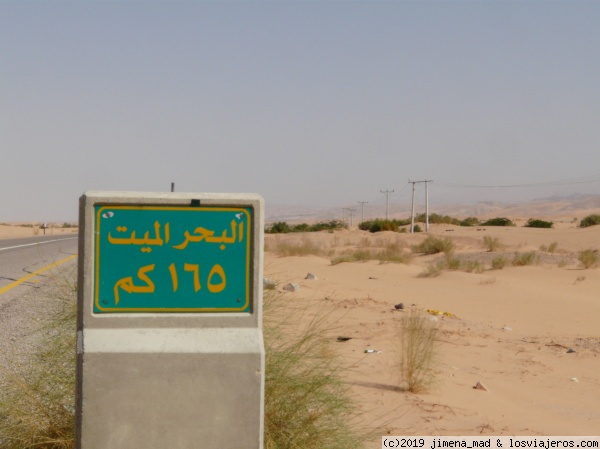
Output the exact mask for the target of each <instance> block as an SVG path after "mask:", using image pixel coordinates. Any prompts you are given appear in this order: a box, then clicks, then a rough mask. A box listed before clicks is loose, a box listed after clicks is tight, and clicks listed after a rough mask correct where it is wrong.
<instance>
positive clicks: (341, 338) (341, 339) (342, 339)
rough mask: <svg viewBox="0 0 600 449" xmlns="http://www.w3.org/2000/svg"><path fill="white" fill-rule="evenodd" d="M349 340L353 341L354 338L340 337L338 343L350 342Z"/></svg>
mask: <svg viewBox="0 0 600 449" xmlns="http://www.w3.org/2000/svg"><path fill="white" fill-rule="evenodd" d="M348 340H352V337H343V336H339V337H338V338H337V341H348Z"/></svg>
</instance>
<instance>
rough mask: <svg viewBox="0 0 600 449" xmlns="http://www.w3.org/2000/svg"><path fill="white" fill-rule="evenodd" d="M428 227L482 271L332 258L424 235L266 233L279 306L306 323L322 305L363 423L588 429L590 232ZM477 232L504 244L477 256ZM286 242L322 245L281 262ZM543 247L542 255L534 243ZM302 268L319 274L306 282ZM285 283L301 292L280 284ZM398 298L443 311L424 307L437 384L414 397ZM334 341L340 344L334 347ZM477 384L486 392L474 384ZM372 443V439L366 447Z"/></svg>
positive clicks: (418, 429)
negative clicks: (524, 261)
mask: <svg viewBox="0 0 600 449" xmlns="http://www.w3.org/2000/svg"><path fill="white" fill-rule="evenodd" d="M430 234H433V235H435V236H438V237H440V236H447V237H450V238H451V239H452V240H453V242H454V244H455V246H456V255H457V256H460V257H469V258H471V259H477V260H481V261H482V264H483V265H484V266H486V269H485V271H484V272H482V273H467V272H463V271H444V272H442V274H441V275H439V276H437V277H420V276H419V275H420V274H421V273H422V272H424V270H425V267H426V266H427V264H428V263H430V262H431V261H433V260H436V258H439V257H440V256H439V255H433V256H415V257H414V258H413V259H412V261H411V262H410V264H391V263H390V264H380V263H379V262H377V261H368V262H353V263H341V264H337V265H332V264H331V257H332V254H339V253H343V252H345V251H351V250H352V249H354V248H377V247H381V246H383V245H385V241H396V242H398V243H399V244H400V245H404V246H406V248H407V251H408V249H409V248H410V247H411V245H414V244H416V243H419V242H420V241H422V240H423V239H424V238H425V237H426V236H425V235H424V234H413V235H410V234H399V233H391V232H385V233H378V234H370V233H368V232H364V231H358V230H352V231H340V232H335V233H333V234H331V233H327V232H321V233H311V234H301V235H293V234H288V235H267V236H266V247H267V251H266V255H265V276H266V277H267V278H269V279H272V280H274V281H277V282H278V285H277V289H276V290H277V291H278V293H277V301H282V302H293V306H294V308H296V307H298V306H299V305H300V306H302V307H304V306H306V308H307V313H306V315H307V317H306V318H305V319H309V318H310V316H311V315H313V316H314V314H316V313H327V312H330V313H332V315H331V320H330V321H331V326H332V327H334V328H335V329H332V330H331V332H330V339H331V342H332V344H331V347H332V348H333V350H334V351H335V352H336V353H337V354H338V355H339V356H340V357H341V358H342V360H343V362H344V364H345V365H346V366H347V370H346V372H345V376H346V381H347V382H348V384H349V385H350V390H351V393H352V395H353V397H354V398H355V399H356V401H357V403H358V404H359V408H360V410H361V412H362V413H363V415H362V417H361V420H362V421H364V422H368V423H372V424H373V425H377V426H380V428H381V435H385V434H391V435H480V434H483V435H486V434H487V435H598V433H600V406H599V404H600V294H599V293H600V270H599V269H587V270H584V269H582V268H580V267H579V262H578V260H577V252H578V251H580V250H583V249H600V226H598V227H591V228H586V229H580V228H577V227H576V225H575V224H573V223H566V222H565V223H558V224H557V225H556V228H555V229H529V228H523V227H511V228H494V227H487V228H482V227H478V228H477V227H474V228H461V227H456V226H449V225H432V226H431V229H430ZM485 235H488V236H490V237H497V238H498V239H500V241H501V243H502V244H503V247H502V249H501V250H500V251H499V252H495V253H488V252H486V250H485V249H484V248H483V246H482V242H483V236H485ZM286 242H295V243H296V244H298V243H301V244H303V245H306V244H310V245H313V246H316V247H320V248H321V249H322V250H323V252H324V254H327V255H321V256H313V255H311V256H302V257H298V256H294V257H281V256H279V255H278V254H277V253H276V251H275V248H276V246H277V245H278V244H282V243H283V244H285V243H286ZM553 242H556V243H557V249H556V251H555V252H554V253H553V254H548V253H543V252H540V251H539V249H540V246H542V245H545V246H549V245H550V244H551V243H553ZM527 251H536V252H538V253H539V255H540V263H539V264H537V265H535V266H524V267H514V266H512V265H511V264H508V265H507V266H506V267H505V268H504V269H501V270H492V269H491V268H490V260H491V257H495V256H498V255H502V254H504V255H505V257H506V258H507V259H508V260H512V258H513V257H514V253H515V252H520V253H523V252H527ZM309 272H310V273H313V274H314V275H316V276H317V280H310V279H305V277H306V275H307V274H308V273H309ZM290 282H291V283H298V284H299V285H300V289H299V290H298V291H296V292H287V291H283V289H282V287H283V286H284V285H285V284H286V283H290ZM401 302H402V303H403V304H404V305H405V306H406V308H410V307H414V308H417V309H419V310H421V311H424V310H426V309H435V310H439V311H442V312H446V311H447V312H450V313H451V314H452V315H454V317H452V318H450V317H442V316H437V317H434V316H433V315H431V314H427V315H426V316H427V317H428V318H431V319H432V320H435V321H434V324H436V325H438V326H439V336H438V345H437V350H438V359H437V362H436V363H435V373H436V379H437V382H436V385H435V386H433V387H432V388H431V389H430V390H429V391H427V392H426V393H420V394H413V393H409V392H406V391H404V390H403V384H402V382H401V381H400V380H399V375H398V361H399V348H398V341H399V339H398V328H399V321H400V319H401V318H402V316H403V315H404V314H406V310H405V311H400V310H396V309H395V308H394V305H395V304H398V303H401ZM291 306H292V305H290V307H291ZM423 313H426V312H423ZM337 336H347V337H352V339H351V340H349V341H346V342H343V343H342V342H337ZM365 349H376V350H378V351H381V352H380V353H365V352H364V351H365ZM569 349H572V350H573V351H574V352H567V351H568V350H569ZM477 382H481V383H482V384H483V385H485V387H487V389H488V390H487V391H483V390H477V389H474V388H473V387H474V386H475V385H476V383H477ZM380 444H381V440H380V439H378V440H376V441H374V442H373V447H381V446H380Z"/></svg>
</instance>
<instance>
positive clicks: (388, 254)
mask: <svg viewBox="0 0 600 449" xmlns="http://www.w3.org/2000/svg"><path fill="white" fill-rule="evenodd" d="M368 260H378V261H379V263H405V264H408V263H410V261H411V260H412V255H411V254H410V253H406V252H404V251H402V247H401V246H400V245H398V244H396V243H393V244H389V245H387V246H386V247H385V248H384V249H382V250H369V249H356V250H354V251H352V252H351V253H349V254H342V255H339V256H336V257H334V258H332V259H331V265H338V264H340V263H344V262H365V261H368Z"/></svg>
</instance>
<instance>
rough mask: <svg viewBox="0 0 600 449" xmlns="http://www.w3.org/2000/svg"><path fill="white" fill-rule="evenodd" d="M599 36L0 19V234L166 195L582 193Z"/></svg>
mask: <svg viewBox="0 0 600 449" xmlns="http://www.w3.org/2000/svg"><path fill="white" fill-rule="evenodd" d="M598 24H600V2H597V1H589V2H581V1H562V2H560V1H556V2H547V1H536V2H525V1H485V2H484V1H478V2H475V1H440V2H433V1H413V2H409V1H386V2H378V1H353V2H350V1H327V2H325V1H322V2H320V1H285V2H278V1H261V2H253V1H236V2H228V1H213V2H208V1H187V2H176V1H162V2H145V1H131V2H105V1H98V2H91V1H79V2H73V1H64V2H54V1H44V2H23V1H14V2H0V148H1V150H0V200H1V204H0V221H17V220H46V221H55V220H56V221H59V220H75V219H76V218H77V208H78V198H79V196H80V195H81V194H82V193H83V192H85V191H86V190H135V191H169V190H170V186H171V182H175V184H176V190H177V191H186V192H256V193H260V194H261V195H263V197H264V198H265V200H266V203H267V207H269V205H274V204H290V205H303V206H308V207H314V208H322V207H334V206H335V207H337V206H340V207H344V206H348V205H355V206H356V207H360V206H359V205H358V204H357V201H369V202H370V204H371V207H374V205H383V204H385V195H383V194H381V193H380V190H386V189H390V190H391V189H394V190H395V193H394V194H393V195H391V196H390V201H391V202H392V201H393V202H409V201H410V185H409V184H408V180H409V179H410V180H423V179H431V180H433V181H434V182H433V183H432V184H430V189H429V193H430V201H431V203H432V204H436V203H442V202H444V203H448V202H462V203H464V202H467V201H475V200H486V199H488V200H495V201H513V200H519V199H525V198H535V197H540V196H545V195H553V194H568V193H572V192H584V193H596V192H599V189H600V150H599V148H598V144H599V142H600V83H599V80H600V51H599V45H600V26H599V25H598ZM588 176H589V177H590V178H589V179H590V180H592V181H593V182H586V183H577V184H568V185H566V184H561V183H559V182H555V181H561V180H566V179H575V180H584V179H583V178H587V177H588ZM529 183H548V185H545V186H537V187H534V186H531V187H525V188H500V187H499V188H479V187H470V188H458V187H455V186H453V184H460V185H469V186H489V185H496V186H499V185H503V186H504V185H520V184H529ZM419 189H420V190H419V192H420V193H419V194H420V195H422V191H423V187H422V186H421V187H420V188H419Z"/></svg>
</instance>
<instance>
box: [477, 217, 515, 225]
mask: <svg viewBox="0 0 600 449" xmlns="http://www.w3.org/2000/svg"><path fill="white" fill-rule="evenodd" d="M514 225H515V224H514V223H513V222H512V221H511V220H509V219H508V218H504V217H498V218H491V219H489V220H487V221H484V222H483V223H481V226H514Z"/></svg>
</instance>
